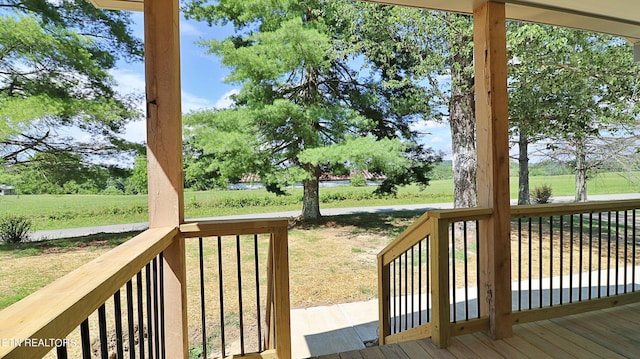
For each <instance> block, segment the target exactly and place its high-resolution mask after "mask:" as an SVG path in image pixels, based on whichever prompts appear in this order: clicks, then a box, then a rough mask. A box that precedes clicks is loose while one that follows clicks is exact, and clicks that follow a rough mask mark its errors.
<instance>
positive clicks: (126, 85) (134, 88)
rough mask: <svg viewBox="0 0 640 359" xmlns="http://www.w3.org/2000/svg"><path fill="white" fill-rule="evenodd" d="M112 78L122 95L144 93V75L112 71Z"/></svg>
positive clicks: (126, 71)
mask: <svg viewBox="0 0 640 359" xmlns="http://www.w3.org/2000/svg"><path fill="white" fill-rule="evenodd" d="M111 76H113V78H114V79H115V80H116V82H117V84H118V85H117V86H116V87H117V89H118V91H120V92H121V93H125V94H126V93H144V87H145V81H144V74H141V73H138V72H134V71H132V70H126V69H115V70H111Z"/></svg>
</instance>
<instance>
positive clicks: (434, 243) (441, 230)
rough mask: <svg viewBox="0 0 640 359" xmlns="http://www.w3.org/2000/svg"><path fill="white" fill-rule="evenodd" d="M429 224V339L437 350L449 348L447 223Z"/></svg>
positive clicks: (436, 221) (432, 220)
mask: <svg viewBox="0 0 640 359" xmlns="http://www.w3.org/2000/svg"><path fill="white" fill-rule="evenodd" d="M429 221H430V222H431V283H432V292H431V310H432V313H433V316H432V319H431V323H432V324H431V325H432V332H431V339H432V340H433V343H434V344H435V345H437V346H438V347H439V348H446V347H447V346H449V339H450V338H451V311H450V309H449V308H450V303H449V301H450V299H449V231H448V228H449V222H448V221H446V220H442V219H439V218H430V219H429Z"/></svg>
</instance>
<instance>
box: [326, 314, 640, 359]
mask: <svg viewBox="0 0 640 359" xmlns="http://www.w3.org/2000/svg"><path fill="white" fill-rule="evenodd" d="M513 332H514V336H513V337H511V338H506V339H501V340H497V341H493V340H491V339H490V338H489V337H488V336H487V335H486V334H484V333H475V334H467V335H462V336H458V337H455V338H453V339H452V340H451V345H450V346H449V347H448V348H447V349H439V348H437V347H436V346H435V345H434V344H433V342H431V340H430V339H422V340H417V341H411V342H407V343H398V344H393V345H385V346H381V347H373V348H366V349H362V350H360V351H358V352H357V354H356V355H359V356H350V355H349V356H346V355H344V356H343V355H342V354H341V355H340V358H342V359H347V358H358V359H360V358H362V359H398V358H400V359H405V358H416V357H420V358H427V359H428V358H446V359H452V358H488V357H491V358H501V357H504V358H561V357H562V358H579V359H592V358H593V359H597V358H640V303H634V304H629V305H625V306H620V307H616V308H610V309H605V310H600V311H595V312H589V313H583V314H577V315H572V316H568V317H563V318H556V319H551V320H543V321H539V322H535V323H528V324H522V325H517V326H514V331H513ZM343 354H344V353H343ZM354 354H355V352H354ZM318 358H319V359H333V358H335V356H320V357H318Z"/></svg>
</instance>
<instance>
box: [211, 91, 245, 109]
mask: <svg viewBox="0 0 640 359" xmlns="http://www.w3.org/2000/svg"><path fill="white" fill-rule="evenodd" d="M239 92H240V91H239V90H238V89H233V90H231V91H228V92H227V93H225V94H224V95H222V97H220V98H219V99H218V101H216V104H215V105H214V107H215V108H217V109H225V108H231V107H233V106H234V105H235V102H234V101H233V99H232V98H231V96H233V95H237V94H238V93H239Z"/></svg>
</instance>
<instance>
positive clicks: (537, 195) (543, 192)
mask: <svg viewBox="0 0 640 359" xmlns="http://www.w3.org/2000/svg"><path fill="white" fill-rule="evenodd" d="M550 199H551V186H549V185H547V184H543V185H542V186H540V187H535V188H534V189H533V190H532V191H531V203H533V204H545V203H549V202H551V201H550Z"/></svg>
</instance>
